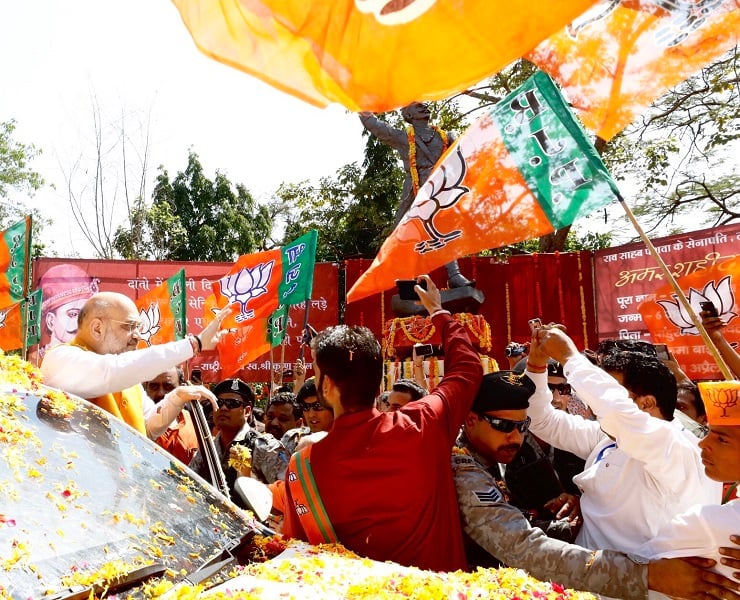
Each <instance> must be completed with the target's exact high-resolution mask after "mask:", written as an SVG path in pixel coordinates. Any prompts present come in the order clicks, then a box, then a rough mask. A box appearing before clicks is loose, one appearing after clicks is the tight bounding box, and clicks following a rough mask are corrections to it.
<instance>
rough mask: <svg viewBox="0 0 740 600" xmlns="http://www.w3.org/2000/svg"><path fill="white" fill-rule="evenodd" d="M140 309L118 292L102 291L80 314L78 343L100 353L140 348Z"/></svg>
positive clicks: (91, 299) (91, 298)
mask: <svg viewBox="0 0 740 600" xmlns="http://www.w3.org/2000/svg"><path fill="white" fill-rule="evenodd" d="M138 324H139V310H138V309H137V308H136V304H134V302H133V301H132V300H131V299H130V298H129V297H128V296H125V295H123V294H119V293H117V292H99V293H97V294H95V295H93V296H91V297H90V299H89V300H88V301H87V302H85V305H84V306H83V307H82V310H81V311H80V316H79V318H78V327H79V329H78V332H77V338H76V339H77V341H79V342H82V343H83V344H84V345H85V346H87V347H88V348H90V349H91V350H93V351H94V352H97V353H98V354H120V353H121V352H126V351H128V350H134V349H136V346H137V344H138V343H139V336H138V332H137V331H136V326H137V325H138Z"/></svg>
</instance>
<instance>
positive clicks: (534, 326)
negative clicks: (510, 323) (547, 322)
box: [528, 318, 542, 333]
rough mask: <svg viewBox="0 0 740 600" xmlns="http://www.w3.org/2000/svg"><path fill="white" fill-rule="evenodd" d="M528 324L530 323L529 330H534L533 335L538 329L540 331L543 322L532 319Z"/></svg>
mask: <svg viewBox="0 0 740 600" xmlns="http://www.w3.org/2000/svg"><path fill="white" fill-rule="evenodd" d="M528 323H529V328H530V329H531V330H532V333H534V332H535V331H536V330H537V329H540V328H541V327H542V320H541V319H538V318H535V319H530V320H529V321H528Z"/></svg>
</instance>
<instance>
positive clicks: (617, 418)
mask: <svg viewBox="0 0 740 600" xmlns="http://www.w3.org/2000/svg"><path fill="white" fill-rule="evenodd" d="M548 356H550V357H552V358H554V359H555V360H557V361H558V362H560V363H561V364H563V365H564V373H565V376H566V377H567V379H568V381H569V382H570V383H571V385H572V386H573V387H574V388H575V389H576V391H577V392H578V397H579V398H581V399H582V400H583V401H584V402H585V403H586V404H587V405H588V406H589V408H590V409H591V410H592V411H593V412H594V413H595V414H596V416H597V418H598V420H597V421H586V420H584V419H582V418H580V417H578V416H573V415H569V414H568V413H566V412H564V411H561V410H556V409H555V408H554V407H553V406H552V405H551V402H552V394H551V392H550V391H549V390H548V388H547V373H546V371H545V370H544V369H542V365H546V364H547V357H548ZM640 356H644V360H645V361H656V362H657V363H658V364H657V365H652V366H650V367H649V368H648V372H649V373H650V374H649V375H648V376H647V377H646V378H644V379H646V381H645V382H644V384H645V385H647V386H648V387H650V386H668V389H669V390H670V389H673V390H674V392H675V387H676V384H675V379H673V383H672V387H671V384H670V380H669V379H668V378H673V375H671V374H670V372H669V371H668V370H667V368H666V367H665V366H664V365H662V363H660V361H658V360H657V359H655V358H652V357H647V356H645V355H640ZM638 358H639V357H638ZM640 360H641V359H640ZM644 366H645V365H642V366H641V367H640V370H641V371H642V370H644ZM663 370H665V373H664V372H663ZM527 374H528V375H529V376H530V377H531V378H532V380H533V381H534V382H535V384H536V385H537V390H536V392H535V394H534V395H533V396H532V398H531V400H530V408H529V411H528V415H529V416H530V417H531V419H532V423H531V426H530V429H531V431H532V433H534V434H535V435H536V436H538V437H540V438H541V439H543V440H544V441H546V442H547V443H549V444H552V445H554V446H556V447H558V448H562V449H563V450H567V451H568V452H572V453H574V454H576V455H578V456H580V457H582V458H584V459H586V465H585V470H584V471H583V473H581V474H579V475H576V476H575V477H574V478H573V481H574V482H575V483H576V484H577V485H578V487H579V488H580V489H581V492H582V496H581V511H582V515H583V527H582V528H581V531H580V532H579V534H578V537H577V538H576V543H577V544H579V545H581V546H585V547H587V548H591V549H593V550H602V549H614V550H620V551H622V552H636V551H637V550H638V549H639V548H640V547H641V546H642V545H643V544H644V543H645V542H647V541H648V540H650V539H651V538H653V537H654V536H655V535H656V534H657V533H658V531H659V530H660V528H661V527H662V526H663V525H664V524H666V523H667V522H669V521H670V520H671V519H672V518H673V516H674V515H676V514H678V513H681V512H684V511H686V510H688V509H689V508H690V507H691V506H693V505H694V504H697V503H701V504H718V503H719V502H720V499H721V486H720V485H719V484H716V483H714V482H711V481H710V480H709V479H708V478H707V476H706V475H705V474H704V469H703V467H702V463H701V458H700V453H699V448H698V440H697V439H696V437H695V436H693V435H692V434H691V433H690V432H688V431H686V430H684V429H683V428H682V426H681V425H680V424H679V423H678V422H677V421H673V420H671V421H668V420H665V417H664V416H662V414H661V412H660V410H659V409H658V407H657V402H656V397H658V396H660V397H661V398H665V393H664V392H660V391H659V388H655V390H654V394H653V393H647V392H646V390H645V389H642V390H641V391H640V393H635V392H634V391H632V390H628V389H627V388H626V387H624V386H622V385H620V383H619V382H618V381H617V379H615V377H613V376H612V375H610V374H609V373H607V372H605V371H603V370H602V369H600V368H599V367H597V366H595V365H593V364H592V363H591V362H590V361H589V360H588V359H587V358H585V357H584V356H582V355H581V354H580V353H579V352H578V350H577V348H576V346H575V344H574V343H573V341H572V340H571V339H570V338H568V336H567V335H566V334H565V333H563V332H562V331H561V330H559V329H556V328H543V329H541V330H539V331H538V332H537V333H536V334H535V336H534V338H533V342H532V347H531V348H530V355H529V364H528V369H527ZM617 376H618V377H620V379H624V377H622V374H619V375H617ZM627 379H631V377H627ZM641 386H642V387H643V388H644V385H643V384H642V382H641ZM674 396H675V393H674ZM661 402H663V400H661ZM663 410H666V409H665V407H664V408H663ZM669 411H670V413H669V414H672V412H673V408H670V409H669ZM607 432H608V433H607Z"/></svg>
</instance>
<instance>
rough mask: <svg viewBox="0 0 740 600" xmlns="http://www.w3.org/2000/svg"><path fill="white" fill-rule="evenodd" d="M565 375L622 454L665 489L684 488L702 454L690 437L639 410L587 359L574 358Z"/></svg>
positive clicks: (618, 387)
mask: <svg viewBox="0 0 740 600" xmlns="http://www.w3.org/2000/svg"><path fill="white" fill-rule="evenodd" d="M563 372H564V373H565V376H566V378H567V379H568V381H569V382H571V385H573V386H574V387H575V388H576V390H577V391H578V397H579V398H581V399H582V400H583V401H584V402H585V403H586V404H588V406H589V407H590V408H591V410H592V411H593V412H594V414H596V416H597V418H598V420H599V423H600V425H601V428H602V429H603V430H604V431H605V432H607V433H608V434H609V435H611V436H612V437H614V438H616V440H617V444H618V446H619V448H620V449H621V450H622V451H623V452H625V453H626V454H627V455H628V456H630V457H631V458H634V459H636V460H639V461H640V462H642V463H644V464H645V469H646V470H647V471H648V472H649V473H650V474H651V475H652V476H653V477H655V478H656V479H657V480H658V481H660V482H662V484H663V485H665V486H666V489H670V490H675V489H676V488H678V487H680V486H682V485H684V482H685V480H686V470H687V469H693V468H695V466H696V464H697V462H698V453H699V452H698V449H697V448H696V447H695V444H692V441H691V440H690V439H689V438H688V436H685V435H684V434H683V433H682V432H680V431H679V430H678V429H677V428H676V427H674V426H672V425H671V423H669V422H668V421H664V420H662V419H658V418H656V417H653V416H651V415H649V414H648V413H646V412H645V411H643V410H640V408H639V407H638V406H637V404H635V402H634V401H633V400H632V398H630V396H629V392H628V391H627V389H626V388H624V387H623V386H621V385H620V384H619V383H618V382H617V380H616V379H614V378H613V377H612V376H611V375H609V374H608V373H607V372H606V371H603V370H602V369H600V368H599V367H596V366H595V365H593V364H591V362H589V360H588V359H587V358H585V357H583V356H580V355H579V356H576V357H574V358H571V359H570V360H569V361H568V362H567V363H565V365H564V368H563Z"/></svg>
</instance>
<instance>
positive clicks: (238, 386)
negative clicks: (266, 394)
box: [211, 379, 254, 405]
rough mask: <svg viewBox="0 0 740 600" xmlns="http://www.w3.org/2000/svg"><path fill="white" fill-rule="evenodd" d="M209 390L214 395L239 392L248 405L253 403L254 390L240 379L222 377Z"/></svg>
mask: <svg viewBox="0 0 740 600" xmlns="http://www.w3.org/2000/svg"><path fill="white" fill-rule="evenodd" d="M211 391H212V392H213V395H214V396H216V397H218V395H219V394H229V393H230V394H239V395H240V396H241V397H242V398H244V400H246V401H247V402H248V403H249V404H250V405H254V392H253V391H252V388H250V387H249V386H248V385H247V384H246V383H244V382H243V381H242V380H241V379H224V380H223V381H220V382H219V383H218V384H216V387H215V388H213V389H212V390H211Z"/></svg>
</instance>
